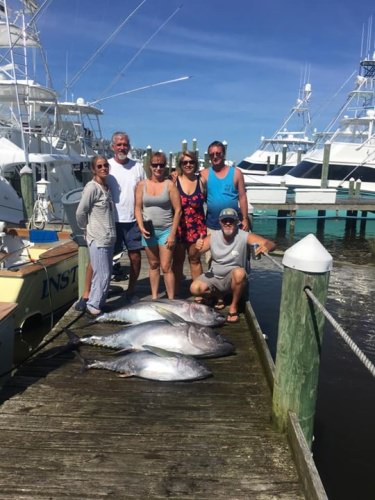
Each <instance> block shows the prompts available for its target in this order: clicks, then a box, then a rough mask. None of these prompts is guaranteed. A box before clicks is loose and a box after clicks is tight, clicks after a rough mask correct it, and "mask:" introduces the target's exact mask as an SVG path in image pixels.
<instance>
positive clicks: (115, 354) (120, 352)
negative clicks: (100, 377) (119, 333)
mask: <svg viewBox="0 0 375 500" xmlns="http://www.w3.org/2000/svg"><path fill="white" fill-rule="evenodd" d="M137 351H138V349H134V348H132V347H125V348H124V349H120V350H119V351H115V352H113V353H112V356H121V355H122V354H124V353H128V352H137Z"/></svg>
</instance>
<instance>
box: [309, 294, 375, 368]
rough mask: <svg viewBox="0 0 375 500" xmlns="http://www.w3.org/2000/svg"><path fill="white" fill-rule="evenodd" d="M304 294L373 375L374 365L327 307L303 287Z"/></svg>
mask: <svg viewBox="0 0 375 500" xmlns="http://www.w3.org/2000/svg"><path fill="white" fill-rule="evenodd" d="M305 293H306V295H307V296H308V297H309V298H310V299H311V300H312V302H313V303H314V304H315V305H316V307H317V308H318V309H319V311H320V312H321V313H323V314H324V316H325V317H326V318H327V320H328V321H329V322H330V323H331V325H332V326H333V328H334V329H335V330H336V331H337V333H338V334H339V335H340V336H341V338H342V339H343V340H344V341H345V342H346V343H347V345H348V346H349V347H350V349H351V350H352V351H353V352H354V354H355V355H356V356H357V357H358V358H359V359H360V361H362V363H363V364H364V366H365V367H366V368H367V369H368V371H369V372H370V373H371V375H372V376H373V377H375V366H374V364H373V363H372V362H371V361H370V360H369V359H368V357H367V356H366V355H365V354H364V353H363V352H362V351H361V349H360V348H359V347H358V346H357V344H356V343H355V342H354V341H353V340H352V339H351V338H350V337H349V335H348V334H347V333H346V332H345V330H344V329H343V328H342V326H341V325H340V324H339V323H338V322H337V321H336V320H335V318H334V317H333V316H332V315H331V314H330V313H329V312H328V311H327V309H326V308H325V307H324V306H323V304H321V302H319V300H318V299H317V298H316V297H315V295H314V293H313V292H312V291H311V290H310V289H309V288H305Z"/></svg>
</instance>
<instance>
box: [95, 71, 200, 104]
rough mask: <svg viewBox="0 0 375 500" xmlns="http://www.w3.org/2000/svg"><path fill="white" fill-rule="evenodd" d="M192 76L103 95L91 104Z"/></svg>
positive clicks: (180, 80)
mask: <svg viewBox="0 0 375 500" xmlns="http://www.w3.org/2000/svg"><path fill="white" fill-rule="evenodd" d="M189 78H191V76H181V77H180V78H174V79H173V80H165V81H163V82H158V83H151V84H149V85H144V86H143V87H138V88H136V89H131V90H125V91H124V92H120V93H118V94H113V95H109V96H107V97H102V98H101V99H97V100H96V101H92V102H90V103H89V104H90V105H92V106H95V105H96V104H98V102H102V101H106V100H107V99H112V98H113V97H119V96H122V95H125V94H132V93H133V92H138V91H139V90H146V89H150V88H152V87H159V86H160V85H166V84H167V83H177V82H182V81H183V80H189Z"/></svg>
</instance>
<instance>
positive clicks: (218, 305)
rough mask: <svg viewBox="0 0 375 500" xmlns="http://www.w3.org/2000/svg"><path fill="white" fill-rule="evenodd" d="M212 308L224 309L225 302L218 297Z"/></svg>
mask: <svg viewBox="0 0 375 500" xmlns="http://www.w3.org/2000/svg"><path fill="white" fill-rule="evenodd" d="M214 309H215V310H216V311H222V310H223V309H225V303H224V300H223V299H218V300H217V302H216V304H215V305H214Z"/></svg>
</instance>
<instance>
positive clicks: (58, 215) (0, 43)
mask: <svg viewBox="0 0 375 500" xmlns="http://www.w3.org/2000/svg"><path fill="white" fill-rule="evenodd" d="M43 6H45V4H43ZM41 9H42V7H39V6H38V4H37V2H36V1H35V0H22V1H21V0H11V1H9V0H0V175H1V176H2V177H4V178H5V179H7V180H8V181H9V183H10V185H11V186H12V187H13V188H14V190H15V191H16V193H17V194H18V196H21V191H20V171H21V169H22V168H23V167H24V166H27V167H29V168H30V169H31V172H32V175H33V181H34V182H33V196H34V199H35V202H36V203H37V204H38V192H37V182H38V181H40V180H43V181H46V182H47V183H48V184H46V186H47V188H46V193H45V197H46V199H47V200H48V202H49V207H50V210H49V211H48V212H47V215H48V217H47V220H46V222H52V221H53V220H55V221H57V220H63V206H62V203H61V196H62V195H63V194H64V193H67V192H69V191H71V190H72V189H75V188H77V187H80V186H81V185H82V184H81V182H80V179H79V178H78V176H77V175H75V174H76V172H80V171H82V169H83V168H84V167H85V165H88V164H89V161H90V156H89V155H88V154H87V153H86V152H85V151H82V150H78V148H76V149H75V148H74V147H73V146H74V144H75V142H77V138H76V136H75V137H72V134H69V130H67V127H64V123H65V122H64V119H63V118H62V117H61V116H60V115H59V113H60V111H61V109H62V108H61V106H60V107H59V106H58V98H57V93H56V91H55V90H54V88H53V86H52V82H51V78H50V75H49V70H48V67H47V64H46V62H45V61H46V58H45V55H44V52H43V47H42V44H41V41H40V36H39V31H38V29H37V26H36V22H35V21H36V19H37V17H38V15H39V14H40V11H41ZM31 75H33V78H31ZM38 79H39V80H40V81H45V82H46V84H45V85H41V84H40V83H38ZM76 122H77V120H76ZM87 135H88V134H87ZM62 144H63V147H60V148H59V145H60V146H61V145H62ZM91 156H92V155H91Z"/></svg>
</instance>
